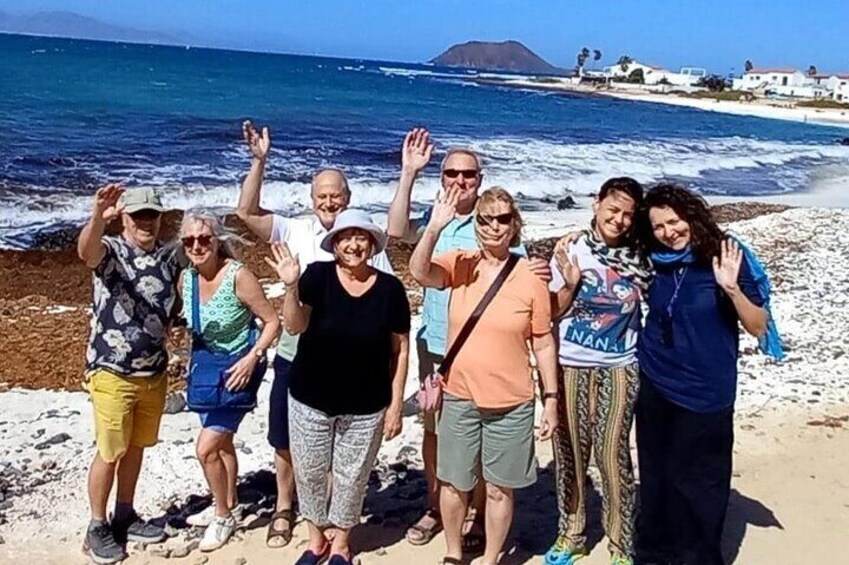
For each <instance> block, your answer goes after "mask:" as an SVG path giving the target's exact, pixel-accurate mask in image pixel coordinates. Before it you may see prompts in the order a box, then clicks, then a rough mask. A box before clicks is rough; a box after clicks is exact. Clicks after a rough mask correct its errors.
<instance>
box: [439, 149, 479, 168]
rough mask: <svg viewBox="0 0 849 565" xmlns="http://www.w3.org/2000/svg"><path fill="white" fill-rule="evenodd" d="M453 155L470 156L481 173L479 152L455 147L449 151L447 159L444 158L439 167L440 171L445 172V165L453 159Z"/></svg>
mask: <svg viewBox="0 0 849 565" xmlns="http://www.w3.org/2000/svg"><path fill="white" fill-rule="evenodd" d="M452 155H468V156H469V157H471V158H472V159H474V160H475V167H476V168H477V170H478V172H480V170H481V158H480V155H478V154H477V152H476V151H475V150H474V149H470V148H468V147H453V148H451V149H449V150H448V153H446V154H445V157H443V158H442V163H440V165H439V170H440V171H444V170H445V163H447V162H448V158H449V157H451V156H452Z"/></svg>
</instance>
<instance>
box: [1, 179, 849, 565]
mask: <svg viewBox="0 0 849 565" xmlns="http://www.w3.org/2000/svg"><path fill="white" fill-rule="evenodd" d="M835 190H837V187H836V188H835ZM844 192H845V191H844ZM817 194H818V196H817V197H818V198H820V199H826V198H827V199H829V200H830V201H829V202H827V203H829V204H831V205H832V206H831V207H824V206H818V207H813V208H793V209H787V210H783V211H779V210H780V208H769V207H763V206H762V207H761V208H760V209H759V210H758V209H756V208H754V207H752V206H751V205H749V204H744V203H742V202H741V201H740V199H736V200H735V199H727V200H728V201H727V202H726V205H725V206H723V208H722V211H723V216H724V217H727V218H728V221H731V223H730V224H725V225H727V226H728V227H730V228H731V229H733V230H734V231H735V233H738V234H739V235H740V236H741V237H742V238H743V239H744V240H745V241H747V242H750V243H751V244H752V245H753V246H754V247H755V249H756V250H757V252H758V253H759V255H760V256H761V257H762V258H763V259H764V260H765V262H766V264H767V266H768V268H769V270H770V274H771V276H772V278H773V284H774V288H775V297H774V299H773V312H774V315H775V316H776V319H777V321H778V323H779V328H780V329H781V331H782V333H783V335H784V337H785V342H786V345H787V349H788V359H787V360H786V361H785V362H783V363H780V364H777V363H774V362H772V361H771V360H769V359H767V358H765V357H763V356H761V355H759V354H757V353H756V352H755V342H754V340H753V339H752V338H749V337H744V338H743V339H742V340H741V346H740V350H741V356H740V361H739V374H740V377H739V389H738V390H739V392H738V402H737V418H736V434H737V443H736V446H735V472H734V478H733V486H734V489H735V494H734V495H733V496H732V499H731V504H730V511H729V520H728V525H727V527H726V541H725V551H726V557H727V558H729V560H732V559H735V560H736V561H737V562H739V563H754V562H761V561H763V562H767V561H768V562H771V563H782V562H787V563H789V562H791V560H790V558H789V556H791V555H793V554H795V553H796V552H797V551H798V550H799V546H798V539H800V538H801V539H806V540H807V542H809V543H806V549H805V552H806V553H805V554H806V556H807V557H809V558H810V559H811V560H812V561H826V560H827V558H829V557H832V551H833V548H834V547H838V545H837V544H838V543H839V541H840V540H839V532H840V531H845V529H846V528H849V517H847V515H846V512H845V500H847V499H849V485H847V484H846V482H845V480H844V479H843V478H842V474H843V470H844V469H845V468H846V467H847V465H849V382H847V380H846V376H845V375H847V374H849V345H847V344H846V343H845V340H843V341H841V340H839V339H837V340H836V339H834V336H835V335H842V332H843V329H842V328H845V327H846V325H849V310H848V309H847V308H846V305H847V302H846V300H847V299H846V292H845V289H843V288H841V287H842V284H843V283H842V282H840V281H845V280H849V267H847V265H846V264H845V262H844V257H846V256H849V242H842V241H839V240H838V238H833V237H832V236H831V235H830V234H832V233H835V232H836V233H842V232H844V231H847V230H849V209H847V208H849V207H847V206H846V204H847V199H849V195H845V198H844V199H840V198H836V197H835V196H834V195H832V196H830V193H829V192H828V191H825V192H818V193H817ZM718 200H721V199H711V201H712V202H713V203H715V204H719V202H718ZM747 200H748V199H747ZM586 203H587V199H586V198H582V199H580V200H579V204H580V205H581V206H582V208H579V209H577V210H564V211H537V212H528V213H527V216H526V220H527V223H528V229H527V233H526V238H527V239H529V240H535V243H534V244H533V245H532V246H533V248H534V249H535V250H538V252H542V253H544V249H545V246H546V245H547V244H550V241H551V240H550V239H547V238H552V237H557V236H559V235H562V234H563V233H565V232H568V231H570V230H571V229H576V228H583V227H585V226H586V225H587V221H588V219H589V217H590V209H589V208H588V207H587V206H586ZM824 203H826V202H824V201H823V202H820V204H824ZM838 203H839V204H841V206H837V204H838ZM726 213H729V214H731V215H729V216H725V214H726ZM764 213H765V214H764ZM759 214H761V215H759ZM737 218H745V219H737ZM264 252H265V251H263V248H262V246H261V245H259V244H257V246H256V247H255V248H253V249H252V250H251V257H250V258H248V259H247V263H248V265H249V266H250V267H251V268H252V269H256V271H257V272H258V274H259V276H260V278H264V281H263V282H264V283H265V287H266V290H267V292H268V293H269V295H271V296H274V295H275V294H276V292H275V285H274V284H269V283H270V281H269V279H268V278H267V277H268V274H267V273H266V274H264V271H262V270H261V266H262V265H264V264H263V263H262V261H261V260H260V257H259V255H261V254H263V253H264ZM407 252H409V249H408V248H402V247H395V248H393V251H392V257H391V258H392V260H393V264H394V265H395V266H396V268H397V269H399V274H400V275H401V276H402V277H403V276H404V272H403V268H404V265H405V260H406V255H405V253H407ZM24 253H26V252H4V253H0V257H13V258H17V259H18V260H19V264H18V265H17V267H16V268H17V271H15V272H16V273H17V277H20V278H21V279H22V280H20V281H15V282H16V284H18V286H17V287H16V288H17V290H16V292H18V293H27V294H26V296H21V297H20V298H19V299H17V300H13V299H9V298H4V299H3V300H2V301H0V302H2V304H0V323H2V324H7V325H5V326H3V327H2V328H0V329H2V330H3V331H4V333H6V334H8V333H11V331H12V330H15V331H17V332H19V334H20V340H19V342H18V344H17V345H16V346H15V348H12V347H8V346H7V347H3V349H4V350H6V351H9V352H10V356H9V357H7V359H6V364H8V363H11V362H13V361H14V359H15V358H13V357H11V353H12V352H15V351H17V350H18V349H28V350H29V351H28V353H29V354H30V358H31V359H32V361H33V365H32V366H28V367H26V368H24V367H17V368H15V367H12V369H13V370H12V371H9V372H8V373H6V375H4V378H3V379H0V381H2V380H7V381H8V379H9V375H12V376H16V375H17V378H19V379H20V378H21V375H23V374H25V373H26V372H27V371H38V370H39V368H40V367H42V368H43V367H45V366H52V365H56V364H58V363H59V361H60V359H61V358H62V357H69V356H77V351H76V349H75V347H77V346H76V345H74V346H71V344H70V342H68V341H66V336H68V335H73V334H81V338H82V339H83V340H84V338H85V327H86V319H87V312H86V308H87V305H86V304H85V302H84V301H85V300H87V299H88V283H87V280H86V279H77V278H73V276H72V273H74V272H76V271H75V270H74V269H76V261H74V260H75V257H71V258H70V259H68V260H69V261H74V264H73V265H71V264H68V265H65V266H64V267H63V266H62V265H61V264H60V265H58V266H57V264H56V263H55V262H52V263H51V261H50V260H49V258H50V257H51V256H50V255H48V252H41V253H40V254H39V253H36V252H29V254H28V255H24ZM50 253H53V254H55V255H53V256H52V257H54V258H55V257H66V255H62V253H63V252H61V251H55V252H50ZM25 257H26V259H25ZM63 260H64V259H63ZM254 265H256V266H254ZM63 269H64V270H63ZM7 272H9V271H7ZM824 272H825V273H828V276H823V273H824ZM5 274H6V273H5V272H4V277H3V280H4V281H6V284H8V283H9V282H11V280H12V278H14V277H6V276H5ZM34 275H37V276H39V277H40V279H39V278H32V277H33V276H34ZM62 276H65V277H67V278H68V281H66V282H67V283H68V284H70V285H72V286H73V287H78V286H83V287H84V288H82V289H79V288H66V289H65V290H61V288H60V290H56V284H55V282H54V280H55V279H56V278H59V277H62ZM26 277H30V278H28V279H27V278H26ZM24 279H25V280H24ZM4 286H5V285H4ZM407 286H408V289H409V291H410V296H411V300H412V299H414V297H415V296H416V293H417V292H418V290H417V289H415V288H412V287H411V285H409V284H408V285H407ZM71 291H73V292H75V293H76V294H74V295H73V296H76V298H75V299H74V300H76V301H77V302H74V303H71V304H69V303H67V301H65V302H63V301H62V300H61V299H62V298H63V297H62V295H61V293H62V292H71ZM0 292H3V295H4V297H6V296H8V293H6V292H5V291H4V290H3V289H2V288H0ZM51 293H58V294H52V295H51ZM71 297H72V295H71V294H67V295H65V298H71ZM69 308H70V309H69ZM414 320H415V321H414V323H415V324H418V323H420V320H419V317H418V316H416V317H415V318H414ZM60 331H61V332H62V333H57V332H60ZM52 345H55V346H56V347H54V348H53V349H49V350H47V349H44V348H45V347H48V346H52ZM81 359H82V354H79V355H78V356H77V357H75V358H74V359H73V361H74V362H77V361H80V362H81ZM410 366H411V370H410V373H409V375H408V381H407V388H406V395H407V396H408V397H412V396H413V394H414V393H415V390H416V383H415V380H414V377H415V369H414V368H415V367H416V359H415V352H411V359H410ZM66 370H71V371H72V372H73V371H75V369H73V366H70V367H66ZM74 374H76V375H77V379H78V378H79V377H78V373H74ZM270 383H271V375H270V374H268V375H267V376H266V382H265V383H263V388H262V391H261V393H260V399H261V400H260V406H259V408H258V409H257V411H256V412H255V413H254V414H252V415H250V416H249V417H248V418H247V419H246V420H245V423H244V424H243V427H242V428H241V429H240V431H239V434H238V435H237V447H238V449H239V456H240V465H241V474H242V477H243V479H244V480H245V481H246V482H244V483H243V485H242V489H243V490H242V495H243V496H244V497H245V499H246V500H250V501H252V502H253V505H252V509H253V514H254V516H255V517H254V518H252V519H251V520H249V521H248V522H246V524H245V526H244V527H245V529H244V530H243V531H241V532H240V533H239V534H238V535H237V536H236V538H235V539H234V541H232V542H231V543H229V544H228V545H227V546H226V547H225V548H224V549H222V550H221V551H219V552H216V553H213V554H210V555H209V556H208V557H209V560H208V561H203V559H202V557H201V556H200V555H199V554H198V552H197V551H196V550H192V549H190V548H192V543H193V541H196V537H191V536H196V534H197V532H195V531H192V530H186V529H183V528H177V529H175V530H174V533H176V534H177V536H176V537H175V539H172V540H171V541H169V542H168V543H167V544H165V545H156V546H150V547H149V548H147V549H146V550H142V549H141V548H139V547H133V548H131V554H132V555H131V557H130V559H129V560H128V561H127V563H129V564H141V563H148V564H160V563H165V562H166V558H165V555H168V556H170V557H172V558H171V559H168V561H167V562H174V563H191V564H196V563H201V562H208V563H210V564H216V563H220V564H226V565H231V564H232V563H233V562H234V560H236V559H237V558H239V557H243V558H245V559H247V560H248V562H249V563H254V562H258V563H262V562H268V561H271V560H278V561H280V560H281V559H282V560H283V561H287V560H289V559H291V560H294V559H293V558H294V557H296V556H297V555H298V554H299V553H300V552H301V551H303V548H304V543H305V539H306V537H305V536H306V532H305V528H304V526H303V524H300V525H299V526H298V528H296V532H295V539H294V541H293V543H292V544H291V546H290V547H289V548H287V549H284V550H280V551H272V550H269V549H267V548H266V547H265V544H264V536H265V528H264V526H265V523H266V522H265V521H264V520H267V513H268V510H269V508H270V506H269V505H270V502H269V498H268V496H269V493H270V492H271V491H270V490H269V489H270V488H273V487H270V485H271V484H273V481H270V478H271V475H270V469H271V468H272V462H271V451H270V448H269V447H268V446H267V444H266V439H265V432H266V427H267V424H266V418H267V416H266V415H267V397H268V392H267V391H268V389H269V386H270ZM74 384H75V382H74V381H72V382H69V383H68V386H64V387H60V389H64V390H52V391H51V390H30V389H25V388H20V386H18V385H16V384H15V383H14V382H12V381H9V382H7V383H6V387H5V392H0V400H2V401H3V405H4V414H3V416H2V417H0V462H2V463H0V493H2V495H3V498H4V501H3V506H2V507H0V537H2V539H3V540H5V543H2V544H0V563H5V562H10V563H11V562H15V563H17V562H21V561H26V560H29V561H31V562H38V563H48V564H60V563H61V564H63V565H64V564H66V563H69V564H72V565H73V564H76V563H80V564H82V563H86V562H87V560H86V559H85V558H84V557H82V556H81V555H80V553H79V544H80V540H81V535H82V530H83V528H84V527H85V523H86V519H87V518H86V515H87V505H86V502H85V497H84V485H85V476H86V472H87V467H88V462H89V460H90V458H91V456H92V454H93V445H92V435H91V422H90V419H91V413H90V410H91V409H90V406H89V403H88V398H87V396H86V395H85V394H84V393H82V392H79V389H78V388H75V386H74ZM3 390H4V389H3V388H0V391H3ZM844 417H845V418H846V419H845V420H841V418H844ZM197 429H198V424H197V418H196V416H195V415H194V414H191V413H188V412H184V411H183V412H179V413H176V414H169V415H166V416H164V417H163V422H162V431H161V441H160V443H159V444H158V445H157V446H156V447H155V448H152V449H150V450H149V451H148V454H147V455H146V463H145V466H144V468H143V474H142V476H141V479H140V482H139V492H138V498H137V499H138V501H139V502H138V505H139V507H140V510H141V511H142V512H143V513H144V514H145V515H146V516H154V517H162V518H163V519H168V520H169V523H170V521H174V523H175V524H179V517H180V516H181V515H182V513H184V512H185V511H186V510H187V507H188V506H191V504H197V501H198V500H202V498H201V497H203V496H205V495H206V487H205V486H204V481H203V477H202V473H201V470H200V467H199V466H198V464H197V461H196V459H195V456H194V439H195V436H196V434H197ZM61 434H66V435H67V436H68V437H67V438H65V439H61V438H62V436H61ZM421 434H422V429H421V424H420V421H419V418H418V416H417V415H415V413H414V411H413V410H412V407H410V409H409V410H408V411H407V417H405V419H404V431H403V433H402V435H401V436H400V437H399V438H396V439H395V440H393V441H392V442H388V443H386V444H385V445H384V446H383V447H382V448H381V452H380V456H379V462H378V465H377V467H376V469H375V472H374V474H373V476H372V481H371V483H370V484H371V486H370V494H369V499H368V502H367V504H368V506H367V508H366V512H365V515H366V523H365V524H364V525H363V526H362V527H361V528H360V529H359V531H358V532H357V533H356V534H355V541H354V543H355V544H357V547H358V548H360V549H361V550H362V553H361V555H360V557H361V558H362V560H363V561H364V562H365V563H398V562H401V561H406V562H409V563H430V562H437V561H438V559H439V557H440V556H441V554H442V551H443V549H444V541H443V540H442V538H441V536H440V537H437V539H436V540H435V541H434V542H433V543H431V544H430V545H428V546H426V547H424V548H418V547H412V546H410V545H409V544H407V543H406V542H405V541H403V534H404V530H405V528H406V525H407V524H408V523H410V522H411V521H413V520H414V519H415V518H416V515H417V513H418V512H419V511H420V508H421V504H422V498H423V493H424V491H423V477H422V473H421V454H420V443H421ZM57 436H59V437H60V439H59V440H57V443H55V444H49V445H47V446H42V447H38V446H39V445H40V444H42V443H43V442H45V440H49V439H52V438H55V437H57ZM538 456H539V463H540V466H541V469H542V470H541V473H540V481H539V483H538V484H537V485H535V486H534V487H531V488H529V489H527V490H524V491H522V492H520V493H518V494H517V498H518V505H517V518H516V523H515V526H514V529H513V532H512V534H511V538H510V539H511V542H510V543H511V547H512V549H511V551H512V553H511V556H510V557H509V558H508V560H507V561H506V562H507V563H531V562H536V561H538V560H539V557H538V556H539V555H540V554H541V553H542V552H544V551H545V550H546V549H547V547H548V544H550V543H551V539H553V530H554V527H555V526H556V508H555V505H554V504H553V502H552V500H553V491H552V489H553V478H552V472H551V454H550V447H549V446H548V445H543V444H538ZM595 484H596V485H597V484H598V481H596V483H595ZM789 484H792V488H788V485H789ZM599 511H600V509H599V499H598V495H597V494H593V495H591V503H590V510H589V515H590V516H591V520H592V522H591V524H592V527H591V528H590V532H589V533H590V536H591V539H592V540H594V541H597V542H598V543H596V545H595V547H594V549H593V551H592V554H591V556H590V557H588V558H587V561H586V562H587V563H588V565H593V564H601V563H606V562H608V560H607V551H606V547H605V543H604V541H603V540H602V532H601V531H600V529H599V528H598V517H599ZM36 537H38V539H39V540H40V542H39V544H32V543H30V541H31V540H32V539H35V538H36ZM184 550H187V551H185V553H186V554H187V556H186V557H184V558H182V559H178V558H177V559H175V558H174V557H175V556H177V555H181V554H183V551H184ZM785 559H786V560H785ZM783 560H784V561H783Z"/></svg>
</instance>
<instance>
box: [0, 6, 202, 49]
mask: <svg viewBox="0 0 849 565" xmlns="http://www.w3.org/2000/svg"><path fill="white" fill-rule="evenodd" d="M0 33H17V34H22V35H44V36H50V37H70V38H73V39H94V40H100V41H124V42H127V43H152V44H160V45H184V44H186V43H187V41H186V38H185V37H179V36H177V35H171V34H168V33H161V32H156V31H145V30H139V29H133V28H128V27H123V26H118V25H114V24H109V23H106V22H102V21H100V20H96V19H94V18H89V17H86V16H81V15H79V14H75V13H73V12H61V11H58V12H38V13H37V14H32V15H26V16H18V15H13V14H7V13H4V12H0Z"/></svg>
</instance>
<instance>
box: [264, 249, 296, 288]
mask: <svg viewBox="0 0 849 565" xmlns="http://www.w3.org/2000/svg"><path fill="white" fill-rule="evenodd" d="M271 254H272V255H273V256H274V259H272V258H271V257H266V258H265V262H266V263H268V264H269V265H270V266H271V268H272V269H274V271H275V272H276V273H277V276H278V277H279V278H280V280H281V281H283V283H284V284H286V286H291V285H293V284H295V283H296V282H298V277H300V276H301V265H300V264H299V263H298V254H297V253H295V254H294V255H292V252H291V251H289V246H288V245H286V244H285V243H273V244H272V245H271Z"/></svg>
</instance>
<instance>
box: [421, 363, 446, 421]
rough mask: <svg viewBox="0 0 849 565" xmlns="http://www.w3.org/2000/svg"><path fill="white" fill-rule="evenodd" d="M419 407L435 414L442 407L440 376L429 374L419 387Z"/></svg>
mask: <svg viewBox="0 0 849 565" xmlns="http://www.w3.org/2000/svg"><path fill="white" fill-rule="evenodd" d="M419 407H420V408H421V409H422V410H424V411H425V412H436V411H437V410H439V409H440V408H441V407H442V375H440V374H439V373H436V372H434V373H431V374H429V375H428V376H427V377H425V379H424V380H423V381H422V382H421V384H420V385H419Z"/></svg>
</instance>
